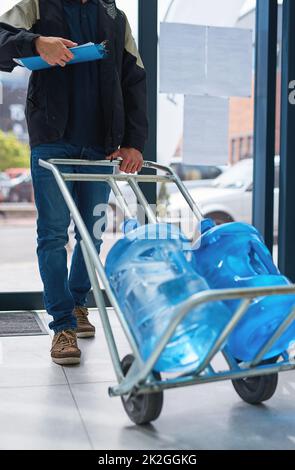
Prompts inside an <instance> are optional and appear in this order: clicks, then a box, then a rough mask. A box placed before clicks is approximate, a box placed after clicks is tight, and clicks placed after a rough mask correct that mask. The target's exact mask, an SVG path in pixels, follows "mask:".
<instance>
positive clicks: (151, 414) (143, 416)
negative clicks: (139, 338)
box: [121, 354, 164, 425]
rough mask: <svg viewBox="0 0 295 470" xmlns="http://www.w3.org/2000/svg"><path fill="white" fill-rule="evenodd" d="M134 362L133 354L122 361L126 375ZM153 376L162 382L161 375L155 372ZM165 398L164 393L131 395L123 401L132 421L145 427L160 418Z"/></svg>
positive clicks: (122, 398) (123, 397) (123, 398)
mask: <svg viewBox="0 0 295 470" xmlns="http://www.w3.org/2000/svg"><path fill="white" fill-rule="evenodd" d="M133 361H134V357H133V356H132V355H131V354H129V355H128V356H125V357H124V359H123V360H122V361H121V365H122V370H123V373H124V375H126V374H127V372H128V370H129V369H130V367H131V366H132V363H133ZM153 376H154V378H155V379H156V380H161V375H160V374H159V373H158V372H153ZM163 398H164V394H163V392H156V393H146V394H141V395H136V394H132V393H131V394H130V395H127V396H122V397H121V400H122V403H123V407H124V409H125V411H126V413H127V415H128V416H129V418H130V419H131V421H133V422H134V423H135V424H138V425H143V424H148V423H150V422H151V421H155V420H156V419H157V418H158V417H159V416H160V414H161V411H162V407H163Z"/></svg>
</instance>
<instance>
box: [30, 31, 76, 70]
mask: <svg viewBox="0 0 295 470" xmlns="http://www.w3.org/2000/svg"><path fill="white" fill-rule="evenodd" d="M35 46H36V50H37V52H38V54H39V55H40V56H41V57H42V59H43V60H45V62H47V63H48V64H49V65H60V66H61V67H64V66H65V65H66V64H67V63H68V62H69V61H70V60H71V59H73V57H74V55H73V54H72V53H71V51H69V49H68V47H75V46H77V43H76V42H73V41H69V40H68V39H63V38H54V37H46V36H40V37H39V38H37V39H36V41H35Z"/></svg>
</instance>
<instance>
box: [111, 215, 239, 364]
mask: <svg viewBox="0 0 295 470" xmlns="http://www.w3.org/2000/svg"><path fill="white" fill-rule="evenodd" d="M128 230H130V231H129V232H128ZM188 247H189V248H190V249H191V247H190V244H189V242H188V240H187V239H186V238H185V237H184V236H183V235H182V234H181V232H180V231H179V229H178V228H177V227H176V226H173V225H169V224H157V225H156V224H154V225H145V226H141V227H137V226H136V224H134V223H132V221H131V222H130V221H129V222H128V223H127V233H125V236H124V238H123V239H121V240H119V241H118V242H117V243H116V244H115V245H114V247H113V248H112V249H111V251H110V253H109V255H108V257H107V260H106V274H107V276H108V279H109V281H110V285H111V287H112V290H113V292H114V293H115V295H116V297H117V299H118V302H119V305H120V307H121V309H122V312H123V314H124V315H125V317H126V319H127V322H128V325H129V327H130V329H131V331H132V332H133V334H134V337H135V339H136V342H137V345H138V347H139V350H140V352H141V355H142V357H143V358H144V359H145V360H146V359H148V358H149V357H150V355H151V353H152V352H153V350H154V349H155V346H156V345H157V343H158V341H159V339H160V338H161V336H162V334H163V333H164V331H165V330H166V328H167V326H168V325H169V324H170V322H171V319H172V317H173V315H174V314H175V313H176V310H177V306H178V305H180V304H181V303H182V302H183V301H184V300H186V299H188V298H189V297H190V296H192V295H193V294H195V293H196V292H201V291H203V290H207V289H208V285H207V283H206V282H205V281H204V280H203V279H202V278H201V277H200V276H199V275H198V274H197V273H196V272H195V271H194V269H193V267H192V265H191V263H190V262H189V261H188V260H187V257H186V254H185V250H186V248H188ZM230 316H231V315H230V312H229V310H228V309H227V308H226V306H225V305H224V304H222V303H221V302H215V303H213V304H205V305H202V306H200V307H198V308H194V309H193V310H192V311H191V312H189V314H187V316H186V317H185V318H184V319H183V321H182V322H181V323H180V324H179V325H178V327H177V329H176V331H175V333H174V335H173V338H171V340H170V341H169V343H168V344H167V346H166V348H165V349H164V351H163V352H162V354H161V356H160V358H159V360H158V361H157V364H156V366H155V370H156V371H159V372H179V371H184V372H186V371H187V372H189V371H192V370H194V369H196V368H197V367H198V365H199V364H200V362H201V361H202V360H203V359H204V358H205V357H206V355H207V354H208V352H209V351H210V349H211V348H212V346H213V344H214V341H215V340H216V338H217V337H218V336H219V334H220V333H221V331H222V330H223V329H224V327H225V326H226V324H227V323H228V321H229V319H230Z"/></svg>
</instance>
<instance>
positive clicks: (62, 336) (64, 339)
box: [52, 331, 76, 349]
mask: <svg viewBox="0 0 295 470" xmlns="http://www.w3.org/2000/svg"><path fill="white" fill-rule="evenodd" d="M56 345H59V346H61V348H62V349H63V348H64V347H65V346H75V345H76V339H75V336H74V335H73V333H71V332H69V331H60V332H59V333H57V335H56V337H55V338H54V340H53V345H52V348H54V347H55V346H56Z"/></svg>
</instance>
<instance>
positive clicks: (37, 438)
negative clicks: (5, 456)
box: [0, 385, 91, 450]
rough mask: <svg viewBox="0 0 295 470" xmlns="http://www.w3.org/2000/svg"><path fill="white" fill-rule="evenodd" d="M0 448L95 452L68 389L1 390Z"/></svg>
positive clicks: (63, 387) (60, 387)
mask: <svg viewBox="0 0 295 470" xmlns="http://www.w3.org/2000/svg"><path fill="white" fill-rule="evenodd" d="M0 416H1V420H0V448H1V449H2V450H3V449H5V450H9V449H22V450H23V449H24V450H27V449H34V450H37V449H42V450H46V449H58V450H59V449H65V450H69V449H85V450H86V449H91V445H90V441H89V439H88V436H87V433H86V431H85V428H84V427H83V424H82V421H81V418H80V415H79V412H78V411H77V408H76V405H75V402H74V400H73V398H72V395H71V393H70V390H69V389H68V387H67V386H64V385H61V386H52V387H32V388H22V387H20V388H17V389H16V388H11V389H4V388H2V389H0Z"/></svg>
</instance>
